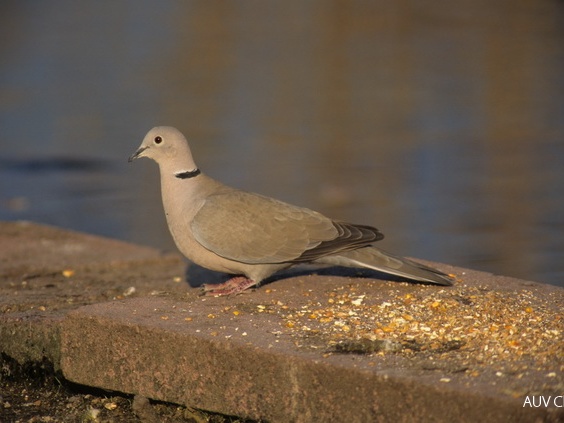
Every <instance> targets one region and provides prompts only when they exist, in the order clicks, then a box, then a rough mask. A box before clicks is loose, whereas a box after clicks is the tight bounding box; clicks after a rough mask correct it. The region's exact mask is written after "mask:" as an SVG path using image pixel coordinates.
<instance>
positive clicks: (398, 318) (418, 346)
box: [272, 285, 564, 371]
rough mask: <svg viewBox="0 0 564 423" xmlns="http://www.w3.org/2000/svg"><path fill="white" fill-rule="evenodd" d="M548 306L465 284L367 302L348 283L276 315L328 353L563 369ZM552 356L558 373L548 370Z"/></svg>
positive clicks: (556, 321)
mask: <svg viewBox="0 0 564 423" xmlns="http://www.w3.org/2000/svg"><path fill="white" fill-rule="evenodd" d="M546 303H547V302H545V301H543V300H542V299H539V298H537V297H535V296H534V294H533V292H531V291H529V290H522V291H520V292H515V293H511V294H510V295H508V294H507V293H503V292H500V291H492V290H490V289H488V288H485V287H467V286H464V285H459V286H458V287H453V288H448V289H440V290H435V291H433V292H432V293H430V291H422V292H421V293H420V294H417V293H414V294H409V293H408V294H399V291H398V292H397V293H394V292H393V291H391V292H390V295H389V297H388V299H387V300H386V301H380V302H379V303H371V301H370V299H369V298H367V296H366V295H365V294H364V293H362V292H361V291H360V288H359V285H349V286H345V287H342V288H340V289H337V290H334V291H332V292H329V293H328V294H327V296H326V301H325V303H321V302H318V301H316V302H312V301H308V302H306V304H305V305H303V306H302V307H301V308H299V309H289V308H288V309H286V310H284V307H282V308H281V309H280V310H277V312H278V313H279V314H281V316H282V323H281V324H282V326H283V327H285V328H286V330H289V331H290V333H291V334H292V335H293V336H295V337H297V338H298V339H301V340H302V341H304V342H302V344H303V345H308V343H307V342H305V340H307V339H308V338H309V339H313V340H317V341H319V340H322V342H321V343H320V342H313V343H310V344H309V345H310V347H313V348H320V347H321V348H323V343H324V344H325V348H326V349H327V351H330V352H353V353H379V354H385V353H389V352H395V353H398V352H399V353H402V354H414V353H419V352H427V353H448V352H454V351H456V352H457V353H459V354H463V355H472V359H473V360H472V361H476V362H483V363H492V362H494V361H496V360H503V361H519V360H520V359H527V361H529V362H532V363H534V365H535V366H536V367H537V368H538V369H545V370H549V371H563V370H564V341H563V339H562V335H563V332H564V321H563V320H564V318H563V315H562V313H561V312H560V311H559V310H554V309H553V308H552V309H551V308H549V307H548V305H547V304H546ZM275 308H276V307H275ZM272 311H274V310H272ZM298 342H299V341H298ZM555 358H556V359H557V360H556V361H557V362H558V363H559V367H560V368H559V369H554V368H551V366H554V362H555Z"/></svg>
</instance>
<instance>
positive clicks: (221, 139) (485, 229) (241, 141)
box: [0, 0, 564, 286]
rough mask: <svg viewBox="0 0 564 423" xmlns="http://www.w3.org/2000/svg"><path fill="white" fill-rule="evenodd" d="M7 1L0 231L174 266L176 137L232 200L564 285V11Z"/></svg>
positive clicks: (0, 46) (2, 16) (491, 5)
mask: <svg viewBox="0 0 564 423" xmlns="http://www.w3.org/2000/svg"><path fill="white" fill-rule="evenodd" d="M506 6H507V5H505V4H504V3H500V2H486V3H481V2H479V3H478V2H474V3H473V2H463V1H458V0H455V1H449V2H441V1H433V2H426V1H422V2H416V3H403V2H392V3H390V2H377V1H375V2H364V1H349V2H330V1H309V2H304V1H284V2H262V1H241V2H238V1H237V2H236V1H225V2H215V1H163V2H149V1H122V2H112V1H99V2H88V3H86V2H73V1H49V2H34V1H5V2H3V3H2V5H1V6H0V57H1V65H0V147H1V148H0V219H2V220H15V219H27V220H33V221H37V222H43V223H48V224H54V225H58V226H62V227H66V228H71V229H76V230H81V231H86V232H90V233H95V234H100V235H104V236H110V237H115V238H120V239H124V240H129V241H132V242H137V243H142V244H146V245H152V246H155V247H158V248H162V249H170V250H173V249H174V245H173V243H172V240H171V238H170V236H169V234H168V231H167V228H166V223H165V221H164V217H163V213H162V208H161V204H160V193H159V185H158V173H157V167H156V166H155V165H154V163H150V162H149V161H138V162H135V163H134V164H132V165H128V164H127V157H128V156H129V155H130V154H131V153H132V152H133V151H134V150H135V149H136V148H137V146H138V145H139V143H140V142H141V139H142V138H143V135H144V134H145V132H146V131H147V130H148V129H150V128H151V127H152V126H154V125H173V126H176V127H178V128H179V129H181V130H182V131H183V132H184V133H185V134H186V135H187V136H188V138H189V139H190V140H191V144H192V149H193V152H194V155H195V157H196V160H197V161H198V164H199V165H200V167H201V168H202V169H203V170H204V171H205V172H206V173H208V174H209V175H211V176H214V177H216V178H218V179H220V180H222V181H224V182H228V183H229V184H232V185H235V186H237V187H239V188H243V189H247V190H252V191H257V192H260V193H262V194H266V195H270V196H273V197H277V198H280V199H283V200H286V201H289V202H292V203H295V204H299V205H302V206H307V207H311V208H314V209H317V210H319V211H321V212H323V213H325V214H327V215H329V216H332V217H335V218H338V219H344V220H349V221H354V222H357V223H365V224H371V225H374V226H376V227H378V228H379V229H381V230H382V232H384V234H385V235H386V239H385V240H384V241H382V243H381V246H382V247H383V248H385V249H387V250H390V251H393V252H395V253H397V254H402V255H408V256H413V257H420V258H425V259H429V260H434V261H440V262H445V263H450V264H454V265H459V266H463V267H469V268H475V269H480V270H485V271H489V272H493V273H496V274H504V275H509V276H515V277H519V278H523V279H528V280H534V281H540V282H546V283H551V284H556V285H561V286H564V236H563V235H562V234H563V233H564V231H563V229H564V187H563V183H564V78H562V75H564V25H563V22H564V19H563V17H564V4H563V3H562V2H557V1H542V0H541V1H539V0H536V1H523V0H517V1H515V2H512V3H511V7H506Z"/></svg>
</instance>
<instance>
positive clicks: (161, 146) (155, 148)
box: [129, 126, 197, 172]
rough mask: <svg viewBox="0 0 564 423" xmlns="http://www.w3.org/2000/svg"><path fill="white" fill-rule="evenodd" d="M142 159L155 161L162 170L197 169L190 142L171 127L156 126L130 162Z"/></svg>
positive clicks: (182, 170)
mask: <svg viewBox="0 0 564 423" xmlns="http://www.w3.org/2000/svg"><path fill="white" fill-rule="evenodd" d="M140 157H148V158H150V159H153V160H154V161H156V162H157V163H158V164H159V166H160V167H161V169H162V168H163V167H166V168H171V170H172V171H173V172H186V171H192V170H195V169H197V166H196V164H195V163H194V159H193V158H192V153H191V151H190V146H189V145H188V141H186V138H184V135H182V133H181V132H180V131H179V130H178V129H176V128H173V127H171V126H156V127H154V128H153V129H151V130H150V131H149V132H147V135H145V138H144V139H143V142H142V143H141V145H140V146H139V148H138V149H137V151H136V152H135V153H133V155H132V156H131V157H129V161H130V162H132V161H133V160H135V159H138V158H140Z"/></svg>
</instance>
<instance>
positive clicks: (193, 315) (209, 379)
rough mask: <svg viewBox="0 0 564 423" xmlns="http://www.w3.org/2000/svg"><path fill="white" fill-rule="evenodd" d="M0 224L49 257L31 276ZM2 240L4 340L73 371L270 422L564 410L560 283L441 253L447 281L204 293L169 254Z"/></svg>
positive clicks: (107, 244) (68, 238)
mask: <svg viewBox="0 0 564 423" xmlns="http://www.w3.org/2000/svg"><path fill="white" fill-rule="evenodd" d="M6 232H7V233H9V235H7V236H6V235H4V234H5V233H6ZM6 237H9V238H10V240H11V242H12V243H17V242H18V238H19V237H21V238H24V239H25V242H26V243H27V245H28V249H34V250H33V251H34V254H35V255H42V254H47V255H49V254H51V259H50V260H40V261H39V262H40V263H41V265H40V266H36V265H35V266H34V265H33V264H32V262H33V261H34V257H29V262H30V264H29V266H30V267H29V268H33V269H38V270H34V272H35V273H34V277H33V278H29V276H28V275H29V274H31V273H33V272H30V271H29V270H27V269H28V267H27V265H26V261H25V257H23V254H24V250H22V251H21V255H20V256H17V255H16V259H17V260H16V261H15V263H17V266H15V265H12V266H11V267H10V264H9V263H8V262H9V261H6V260H4V257H6V255H5V254H7V255H8V256H10V254H12V257H13V252H8V253H5V251H6V250H9V248H7V247H6V246H5V244H4V242H3V241H4V240H5V239H6ZM34 238H35V239H36V240H37V241H36V242H37V243H38V244H40V245H47V246H48V248H46V250H49V251H42V250H41V248H40V246H38V245H36V244H35V243H34V241H33V239H34ZM45 239H48V240H51V241H52V240H57V241H56V242H54V243H53V242H47V243H46V242H45ZM0 241H2V244H4V246H3V247H0V252H1V253H2V254H1V256H0V257H2V266H3V268H2V270H1V271H0V274H1V275H2V276H1V279H0V294H1V297H0V298H2V300H1V302H0V307H1V308H0V310H2V315H0V340H1V341H0V352H2V353H4V354H6V355H9V356H11V357H14V358H16V359H18V360H20V361H21V362H24V361H26V360H28V361H29V360H32V361H33V360H39V359H40V358H41V359H48V360H50V361H52V362H53V363H54V364H55V366H58V367H59V368H60V369H61V370H62V372H63V374H64V376H65V377H66V378H67V379H69V380H71V381H74V382H77V383H81V384H85V385H89V386H95V387H100V388H104V389H109V390H116V391H121V392H125V393H132V394H140V395H142V396H147V397H150V398H153V399H158V400H164V401H169V402H175V403H179V404H185V405H188V406H192V407H197V408H200V409H205V410H210V411H216V412H221V413H224V414H230V415H238V416H242V417H247V418H252V419H257V420H259V419H261V420H265V421H271V422H276V421H296V422H306V421H320V422H322V421H347V422H348V421H350V422H355V421H358V422H366V421H410V422H411V421H480V422H488V421H491V422H504V421H507V422H513V421H554V422H556V421H562V419H564V408H560V407H559V405H561V404H560V403H558V402H554V398H555V397H557V396H560V395H562V394H563V389H564V376H563V373H564V345H563V343H562V332H563V329H564V323H563V321H562V313H561V311H562V306H563V305H564V304H563V303H564V290H562V289H560V288H558V287H554V286H549V285H543V284H537V283H533V282H528V281H521V280H516V279H512V278H506V277H496V276H493V275H490V274H486V273H482V272H475V271H470V270H467V269H459V268H453V267H450V266H446V265H437V266H439V268H441V269H442V270H444V271H447V272H449V273H454V274H456V275H457V278H458V282H457V283H456V284H455V286H454V287H452V288H440V287H435V286H427V285H420V284H410V283H399V282H389V281H385V280H379V279H371V278H363V277H359V275H357V274H356V273H355V272H352V273H351V272H349V273H346V274H345V275H342V273H341V272H340V270H335V269H329V270H323V271H318V272H316V273H314V274H311V273H308V274H300V273H298V274H295V273H294V274H290V275H291V276H290V277H287V278H285V279H281V280H278V281H276V282H274V283H272V284H269V285H267V286H264V287H261V288H260V289H258V290H257V291H255V292H252V293H249V294H244V295H240V296H236V297H233V298H202V297H198V296H197V295H196V294H197V290H195V289H192V288H190V287H189V286H188V285H187V284H186V283H185V282H178V281H179V278H182V279H183V276H184V265H183V263H182V261H181V260H180V259H179V258H178V257H177V256H162V255H161V254H160V253H159V252H158V251H155V250H151V249H146V248H144V247H137V246H132V245H130V244H125V243H120V242H117V241H113V240H105V239H102V238H97V237H91V236H88V235H83V234H76V233H73V232H68V231H62V230H57V229H53V228H46V227H43V226H38V225H31V224H21V223H4V224H0ZM67 242H70V243H71V245H72V244H76V243H78V244H80V245H83V248H82V249H81V251H82V254H84V255H83V256H82V257H81V258H80V257H79V258H77V260H76V261H72V260H71V258H72V257H69V256H68V255H64V254H63V253H64V252H65V251H69V247H68V246H67V247H65V245H67V244H66V243H67ZM137 248H139V249H137ZM57 249H58V251H59V253H56V250H57ZM112 249H113V250H112ZM54 250H55V253H53V251H54ZM70 250H73V249H72V248H71V249H70ZM60 252H63V253H60ZM61 254H63V256H64V257H62V256H61ZM81 260H84V263H87V264H82V261H81ZM4 266H6V268H7V269H8V270H5V268H4ZM65 271H66V272H65ZM69 271H70V272H69ZM18 272H19V273H18ZM319 273H322V274H319ZM24 281H26V282H27V283H26V284H22V282H24ZM132 288H134V289H132ZM69 300H72V301H69ZM541 395H542V396H544V398H545V399H548V397H549V396H550V397H551V400H552V402H551V403H550V404H549V406H548V407H544V406H543V407H532V406H531V407H529V406H524V402H525V399H526V397H527V396H529V397H530V398H531V399H532V396H536V401H538V400H539V396H541Z"/></svg>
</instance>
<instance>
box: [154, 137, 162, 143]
mask: <svg viewBox="0 0 564 423" xmlns="http://www.w3.org/2000/svg"><path fill="white" fill-rule="evenodd" d="M161 142H163V139H162V138H161V137H155V144H160V143H161Z"/></svg>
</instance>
